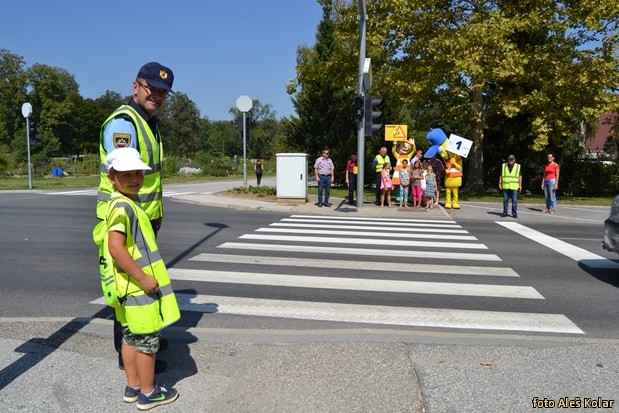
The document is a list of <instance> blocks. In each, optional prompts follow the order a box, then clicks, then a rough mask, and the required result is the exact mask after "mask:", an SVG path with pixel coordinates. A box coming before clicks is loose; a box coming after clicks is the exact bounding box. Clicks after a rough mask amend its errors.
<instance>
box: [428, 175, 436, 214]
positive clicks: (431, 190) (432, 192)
mask: <svg viewBox="0 0 619 413" xmlns="http://www.w3.org/2000/svg"><path fill="white" fill-rule="evenodd" d="M435 197H436V175H434V169H433V168H432V165H428V174H427V175H426V208H429V209H432V208H434V198H435Z"/></svg>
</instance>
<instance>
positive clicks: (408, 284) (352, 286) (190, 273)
mask: <svg viewBox="0 0 619 413" xmlns="http://www.w3.org/2000/svg"><path fill="white" fill-rule="evenodd" d="M168 272H169V273H170V278H172V279H173V280H182V281H201V282H216V283H227V284H250V285H268V286H278V287H296V288H323V289H329V290H350V291H371V292H391V293H404V294H406V293H408V294H441V295H459V296H469V297H501V298H529V299H537V300H543V299H544V297H543V296H542V295H541V294H540V293H538V292H537V291H536V290H535V289H534V288H532V287H521V286H512V285H492V284H464V283H443V282H427V281H399V280H379V279H364V278H341V277H316V276H309V275H293V274H265V273H257V272H240V271H216V270H191V269H186V268H170V269H169V270H168Z"/></svg>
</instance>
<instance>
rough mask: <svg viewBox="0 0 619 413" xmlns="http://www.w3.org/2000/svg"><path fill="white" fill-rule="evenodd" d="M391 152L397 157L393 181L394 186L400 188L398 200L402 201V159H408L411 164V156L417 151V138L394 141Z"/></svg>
mask: <svg viewBox="0 0 619 413" xmlns="http://www.w3.org/2000/svg"><path fill="white" fill-rule="evenodd" d="M391 153H393V156H394V157H395V159H396V164H395V167H394V172H393V178H392V179H391V182H392V183H393V186H394V187H396V188H398V194H397V196H396V201H398V202H399V201H400V199H401V195H400V171H401V170H402V161H403V160H404V159H406V160H407V161H408V163H409V164H410V162H411V158H412V157H413V154H414V153H415V140H413V139H410V138H409V139H407V140H405V141H393V148H392V149H391Z"/></svg>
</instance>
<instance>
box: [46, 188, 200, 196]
mask: <svg viewBox="0 0 619 413" xmlns="http://www.w3.org/2000/svg"><path fill="white" fill-rule="evenodd" d="M97 192H98V191H97V190H96V189H80V190H71V191H60V192H58V191H54V192H46V193H45V195H68V196H72V195H97ZM193 193H194V192H174V191H163V194H162V196H163V197H170V196H175V195H186V194H193Z"/></svg>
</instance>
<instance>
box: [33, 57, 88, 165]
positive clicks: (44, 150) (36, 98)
mask: <svg viewBox="0 0 619 413" xmlns="http://www.w3.org/2000/svg"><path fill="white" fill-rule="evenodd" d="M28 82H29V84H30V85H31V86H32V91H31V93H30V96H29V100H30V103H31V104H32V107H33V108H34V111H33V112H34V113H33V119H32V120H33V121H37V122H39V123H40V128H39V131H40V135H41V144H40V145H39V147H38V149H37V151H36V153H35V155H39V156H40V157H43V158H50V157H54V156H61V155H63V154H69V153H76V152H77V151H78V150H79V149H78V148H79V146H80V141H81V140H82V136H80V134H79V128H78V126H77V125H79V124H80V122H81V121H82V120H81V119H79V118H78V113H79V112H78V110H77V108H78V106H79V104H80V101H81V96H80V95H79V93H78V89H79V87H78V85H77V82H76V81H75V78H74V76H73V75H71V74H70V73H69V72H67V71H66V70H65V69H61V68H57V67H52V66H47V65H44V64H40V63H36V64H34V65H32V66H31V67H30V69H28Z"/></svg>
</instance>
